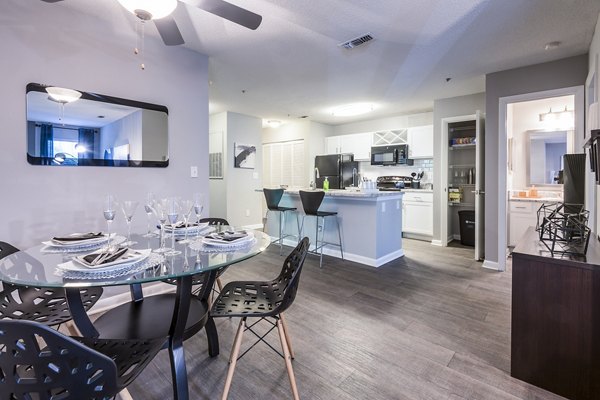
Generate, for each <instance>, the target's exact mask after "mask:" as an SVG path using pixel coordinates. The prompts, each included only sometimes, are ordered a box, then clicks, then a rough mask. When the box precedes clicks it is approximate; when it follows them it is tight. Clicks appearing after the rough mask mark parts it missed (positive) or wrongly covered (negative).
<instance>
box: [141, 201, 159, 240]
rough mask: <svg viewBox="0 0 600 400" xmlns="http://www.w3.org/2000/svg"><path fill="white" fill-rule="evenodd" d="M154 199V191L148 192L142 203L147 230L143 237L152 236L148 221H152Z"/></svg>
mask: <svg viewBox="0 0 600 400" xmlns="http://www.w3.org/2000/svg"><path fill="white" fill-rule="evenodd" d="M155 201H156V199H155V197H154V193H148V194H147V195H146V201H145V203H144V211H146V228H147V232H146V233H145V234H144V237H153V236H154V234H153V233H152V230H151V229H150V222H151V221H152V214H154V209H153V207H154V202H155Z"/></svg>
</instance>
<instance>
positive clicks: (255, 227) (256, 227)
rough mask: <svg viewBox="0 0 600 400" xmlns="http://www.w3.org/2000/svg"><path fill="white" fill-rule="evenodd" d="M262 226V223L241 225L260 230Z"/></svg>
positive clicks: (245, 227)
mask: <svg viewBox="0 0 600 400" xmlns="http://www.w3.org/2000/svg"><path fill="white" fill-rule="evenodd" d="M263 226H264V225H263V224H253V225H243V226H242V228H244V229H257V230H262V228H263Z"/></svg>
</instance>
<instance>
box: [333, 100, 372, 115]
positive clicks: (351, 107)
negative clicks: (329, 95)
mask: <svg viewBox="0 0 600 400" xmlns="http://www.w3.org/2000/svg"><path fill="white" fill-rule="evenodd" d="M371 111H373V104H370V103H353V104H345V105H343V106H339V107H335V108H334V109H332V110H331V115H333V116H334V117H353V116H355V115H362V114H366V113H369V112H371Z"/></svg>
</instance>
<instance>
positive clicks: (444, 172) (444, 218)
mask: <svg viewBox="0 0 600 400" xmlns="http://www.w3.org/2000/svg"><path fill="white" fill-rule="evenodd" d="M476 119H477V114H470V115H461V116H458V117H447V118H442V120H441V124H442V126H441V132H442V138H441V139H442V140H441V147H442V149H441V157H440V165H441V166H442V168H441V174H440V175H441V176H440V178H441V183H442V184H441V188H442V195H441V196H440V203H439V205H440V242H441V243H440V244H441V246H443V247H447V246H448V243H449V242H450V241H449V240H448V148H449V145H448V125H449V124H452V123H454V122H463V121H474V120H476ZM477 175H479V174H477Z"/></svg>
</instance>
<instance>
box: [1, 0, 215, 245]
mask: <svg viewBox="0 0 600 400" xmlns="http://www.w3.org/2000/svg"><path fill="white" fill-rule="evenodd" d="M34 3H35V5H34ZM34 7H36V8H35V9H36V10H37V9H38V8H39V9H43V10H44V11H43V12H39V13H32V12H31V9H32V8H34ZM0 15H2V23H1V24H0V37H1V38H2V40H0V54H2V55H3V56H2V57H0V74H1V76H3V77H4V79H3V93H4V95H3V96H2V97H1V98H0V108H1V109H2V115H3V118H2V125H3V133H2V154H3V157H0V171H2V172H1V174H2V175H1V176H2V184H3V190H2V196H1V197H0V218H1V219H2V223H1V224H0V240H4V241H8V242H11V243H13V244H14V245H16V246H18V247H27V246H31V245H34V244H38V243H39V242H40V241H41V240H44V239H47V238H48V237H50V236H53V235H57V234H64V233H69V232H73V231H87V230H96V229H105V222H104V219H103V218H102V212H101V211H102V210H101V201H102V197H103V196H104V195H106V194H108V193H113V194H115V195H116V196H118V197H119V198H121V199H137V200H140V201H141V200H143V199H144V196H145V194H146V192H148V191H153V192H155V193H157V194H158V195H161V196H166V195H179V196H185V197H191V196H192V194H193V193H194V192H198V191H208V162H207V159H208V157H207V148H208V88H207V81H208V79H207V76H208V71H207V69H208V59H207V57H206V56H203V55H200V54H197V53H194V52H191V51H188V50H185V49H183V48H176V47H166V46H164V45H163V44H162V43H161V42H159V41H155V40H152V39H151V38H150V37H149V36H147V37H146V44H145V49H146V55H145V63H146V70H145V71H141V70H140V69H139V66H138V61H137V60H136V59H135V57H134V56H133V54H132V51H131V48H132V45H133V44H134V43H135V35H134V34H133V31H132V33H131V35H130V36H128V37H125V38H124V37H119V36H117V35H115V34H114V29H113V27H112V22H106V21H104V20H102V19H101V18H102V17H101V16H88V15H84V14H80V13H77V12H75V11H71V10H69V9H68V8H67V7H60V6H55V5H48V4H45V3H42V2H39V1H35V2H23V1H21V0H4V1H2V2H0ZM29 82H37V83H42V84H52V85H57V86H63V87H69V88H74V89H80V90H84V91H90V92H97V93H102V94H107V95H112V96H116V97H122V98H127V99H132V100H138V101H144V102H149V103H155V104H162V105H165V106H167V107H168V109H169V134H170V142H169V146H170V151H169V154H170V165H169V167H168V168H110V167H49V166H32V165H29V164H28V163H27V160H26V154H25V153H26V150H27V143H26V109H25V86H26V85H27V83H29ZM191 165H196V166H198V169H199V178H197V179H192V178H190V177H189V170H190V166H191ZM133 223H134V229H138V230H144V229H145V226H146V220H145V215H144V212H143V209H140V210H139V211H138V213H137V214H136V216H135V218H134V222H133ZM114 228H115V229H116V230H117V231H121V232H123V233H124V232H125V224H124V221H123V218H121V217H120V215H119V216H117V218H116V221H115V225H114Z"/></svg>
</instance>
